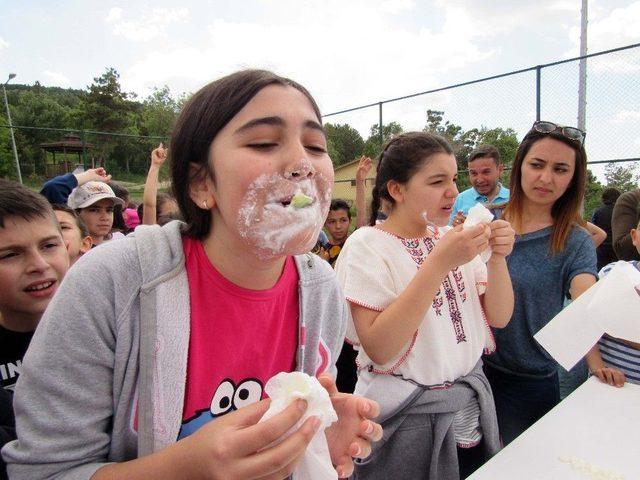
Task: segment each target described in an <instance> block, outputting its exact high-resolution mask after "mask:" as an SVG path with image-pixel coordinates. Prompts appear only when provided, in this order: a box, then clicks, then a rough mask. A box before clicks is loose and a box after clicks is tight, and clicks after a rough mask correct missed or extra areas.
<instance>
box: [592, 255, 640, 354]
mask: <svg viewBox="0 0 640 480" xmlns="http://www.w3.org/2000/svg"><path fill="white" fill-rule="evenodd" d="M598 283H602V287H601V288H600V289H598V292H597V293H596V295H595V296H594V298H593V300H592V301H591V304H590V307H589V308H590V312H589V314H590V316H592V317H593V318H594V320H595V322H596V324H597V325H598V326H599V327H600V328H602V330H603V331H605V332H607V333H608V334H609V335H611V336H612V337H616V338H623V339H625V340H630V341H632V342H636V343H640V293H639V292H638V289H640V272H639V271H638V270H637V269H636V268H634V267H633V266H631V265H629V264H628V263H619V264H618V265H616V266H615V267H614V268H613V269H612V270H611V271H610V272H609V274H608V275H607V276H606V277H604V279H603V280H601V281H600V282H598Z"/></svg>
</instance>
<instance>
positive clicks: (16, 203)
mask: <svg viewBox="0 0 640 480" xmlns="http://www.w3.org/2000/svg"><path fill="white" fill-rule="evenodd" d="M10 217H21V218H23V219H24V220H27V221H28V220H33V219H34V218H37V217H40V218H44V219H46V218H51V220H52V221H53V222H55V224H56V225H57V221H56V216H55V215H54V213H53V209H52V208H51V205H50V204H49V202H48V201H47V199H46V198H44V197H43V196H42V195H40V194H39V193H36V192H34V191H33V190H30V189H28V188H27V187H25V186H24V185H21V184H19V183H18V182H13V181H11V180H5V179H2V178H0V228H4V223H5V220H7V219H8V218H10Z"/></svg>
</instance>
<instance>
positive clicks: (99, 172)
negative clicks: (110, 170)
mask: <svg viewBox="0 0 640 480" xmlns="http://www.w3.org/2000/svg"><path fill="white" fill-rule="evenodd" d="M75 175H76V179H77V180H78V185H84V184H85V183H87V182H108V181H109V180H111V175H107V171H106V170H105V169H104V168H102V167H98V168H90V169H89V170H86V171H84V172H82V173H76V174H75Z"/></svg>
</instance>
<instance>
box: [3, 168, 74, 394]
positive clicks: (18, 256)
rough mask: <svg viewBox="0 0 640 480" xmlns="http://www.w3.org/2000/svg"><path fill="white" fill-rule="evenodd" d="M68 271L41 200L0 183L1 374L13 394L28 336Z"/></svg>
mask: <svg viewBox="0 0 640 480" xmlns="http://www.w3.org/2000/svg"><path fill="white" fill-rule="evenodd" d="M68 268H69V256H68V255H67V250H66V249H65V246H64V241H63V239H62V235H61V233H60V227H59V225H58V221H57V220H56V216H55V215H54V213H53V210H52V209H51V205H49V203H47V201H46V199H45V198H43V197H42V196H41V195H38V194H37V193H35V192H32V191H31V190H29V189H28V188H26V187H23V186H22V185H20V184H18V183H16V182H11V181H8V180H2V179H0V315H1V316H0V373H1V376H0V378H1V380H2V384H1V385H2V387H4V388H6V389H9V390H13V388H14V385H15V383H16V380H17V379H18V375H19V372H20V370H21V362H22V357H23V356H24V353H25V351H26V350H27V347H28V346H29V342H30V341H31V336H32V335H33V332H34V331H35V329H36V326H37V325H38V322H39V321H40V317H41V316H42V314H43V313H44V310H45V308H47V305H48V304H49V301H50V300H51V299H52V298H53V295H54V294H55V293H56V291H57V290H58V287H59V286H60V282H61V281H62V278H63V277H64V275H65V273H66V272H67V269H68Z"/></svg>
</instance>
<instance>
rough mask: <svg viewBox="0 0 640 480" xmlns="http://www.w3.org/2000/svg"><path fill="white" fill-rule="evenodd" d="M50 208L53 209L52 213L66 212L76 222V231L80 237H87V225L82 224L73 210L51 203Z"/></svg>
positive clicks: (82, 221)
mask: <svg viewBox="0 0 640 480" xmlns="http://www.w3.org/2000/svg"><path fill="white" fill-rule="evenodd" d="M51 207H52V208H53V211H54V212H55V211H60V212H67V213H68V214H69V215H71V216H72V217H73V219H74V221H75V222H76V225H77V226H78V229H79V230H80V235H81V236H82V238H85V237H88V236H89V229H88V228H87V224H86V223H84V220H82V218H80V215H78V214H77V213H76V211H75V210H74V209H73V208H71V207H68V206H67V205H62V204H61V203H53V204H51Z"/></svg>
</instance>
